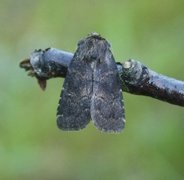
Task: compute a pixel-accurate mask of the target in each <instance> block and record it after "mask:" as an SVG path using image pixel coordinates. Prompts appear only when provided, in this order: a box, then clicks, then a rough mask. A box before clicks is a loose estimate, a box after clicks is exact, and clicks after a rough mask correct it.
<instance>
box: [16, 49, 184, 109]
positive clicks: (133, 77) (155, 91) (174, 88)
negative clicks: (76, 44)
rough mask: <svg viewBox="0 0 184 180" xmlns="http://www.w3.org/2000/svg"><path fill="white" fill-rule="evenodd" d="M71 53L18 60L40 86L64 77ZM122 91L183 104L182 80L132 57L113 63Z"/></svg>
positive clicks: (44, 52) (37, 54)
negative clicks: (157, 71) (160, 72)
mask: <svg viewBox="0 0 184 180" xmlns="http://www.w3.org/2000/svg"><path fill="white" fill-rule="evenodd" d="M72 57H73V54H72V53H69V52H66V51H61V50H58V49H54V48H48V49H45V50H41V49H40V50H35V51H34V52H33V53H32V54H31V56H30V59H26V60H24V61H22V62H21V63H20V67H21V68H24V69H25V70H26V71H28V75H29V76H33V77H36V78H37V80H38V83H39V85H40V87H41V88H42V89H43V90H44V89H45V88H46V80H48V79H51V78H54V77H62V78H64V77H65V76H66V73H67V68H68V66H69V64H70V62H71V60H72ZM117 67H118V71H119V75H120V78H121V81H122V90H123V91H125V92H128V93H131V94H136V95H144V96H150V97H153V98H156V99H159V100H162V101H166V102H168V103H171V104H175V105H179V106H184V82H183V81H179V80H176V79H173V78H170V77H167V76H164V75H161V74H158V73H156V72H154V71H152V70H151V69H149V68H147V67H146V66H145V65H143V64H142V63H140V62H139V61H135V60H132V59H130V60H128V61H125V62H124V63H117Z"/></svg>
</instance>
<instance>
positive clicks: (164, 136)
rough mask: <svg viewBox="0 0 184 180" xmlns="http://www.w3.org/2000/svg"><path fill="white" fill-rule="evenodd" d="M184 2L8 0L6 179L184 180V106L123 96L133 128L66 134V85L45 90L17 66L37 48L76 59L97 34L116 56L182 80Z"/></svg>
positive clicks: (3, 122) (3, 60)
mask: <svg viewBox="0 0 184 180" xmlns="http://www.w3.org/2000/svg"><path fill="white" fill-rule="evenodd" d="M183 29H184V1H183V0H170V1H169V0H162V1H160V0H154V1H147V0H132V1H130V0H122V1H120V0H119V1H118V0H117V1H113V0H111V1H110V0H101V1H99V0H86V1H84V0H83V1H82V0H78V1H72V0H67V1H66V0H65V1H64V0H63V1H59V0H58V1H56V0H53V1H50V0H30V1H28V0H16V1H13V0H0V89H1V90H0V93H1V95H0V179H61V180H93V179H100V180H101V179H102V180H103V179H105V180H114V179H115V180H121V179H122V180H139V179H140V180H144V179H145V180H148V179H149V180H152V179H157V180H162V179H167V180H168V179H175V180H176V179H177V180H183V179H184V141H183V137H184V131H183V129H184V109H183V108H182V107H179V106H174V105H170V104H168V103H164V102H161V101H158V100H155V99H151V98H148V97H141V96H134V95H131V94H126V93H124V99H125V110H126V120H127V124H126V128H125V130H124V131H123V132H122V133H120V134H105V133H102V132H100V131H98V130H97V129H96V128H95V127H94V126H93V124H92V123H90V125H89V126H88V127H87V128H86V129H84V130H82V131H80V132H62V131H60V130H59V129H58V128H57V126H56V109H57V104H58V100H59V95H60V91H61V87H62V83H63V79H53V80H50V81H49V82H48V87H47V90H46V91H45V92H42V91H41V90H40V89H39V87H38V85H37V83H36V80H35V79H34V78H30V77H28V76H27V75H26V73H25V72H24V71H23V70H21V69H20V68H19V66H18V64H19V62H20V60H22V59H24V58H26V57H29V54H30V52H32V51H33V50H34V49H36V48H42V49H44V48H47V47H55V48H59V49H63V50H67V51H71V52H74V51H75V49H76V44H77V42H78V40H80V39H81V38H83V37H85V36H86V35H87V34H88V33H90V32H94V31H95V32H98V33H100V34H101V35H102V36H104V37H105V38H106V39H107V40H108V41H109V42H110V43H111V45H112V51H113V54H114V56H115V58H116V59H117V60H119V61H124V60H127V59H129V58H134V59H138V60H140V61H141V62H142V63H144V64H146V65H147V66H148V67H150V68H151V69H153V70H155V71H157V72H159V73H162V74H165V75H169V76H172V77H175V78H177V79H183V80H184V71H183V68H184V61H183V57H184V30H183Z"/></svg>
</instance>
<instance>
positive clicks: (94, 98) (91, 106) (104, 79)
mask: <svg viewBox="0 0 184 180" xmlns="http://www.w3.org/2000/svg"><path fill="white" fill-rule="evenodd" d="M90 120H92V121H93V123H94V125H95V126H96V127H97V128H98V129H99V130H102V131H105V132H120V131H121V130H122V129H123V128H124V126H125V116H124V106H123V99H122V90H121V83H120V78H119V74H118V69H117V66H116V63H115V60H114V57H113V55H112V53H111V50H110V45H109V43H108V42H107V41H106V40H105V39H104V38H102V37H101V36H100V35H98V34H96V33H93V34H91V35H89V36H88V37H86V38H85V39H83V40H81V41H79V43H78V48H77V50H76V52H75V54H74V57H73V59H72V61H71V63H70V65H69V68H68V72H67V75H66V78H65V81H64V85H63V89H62V92H61V97H60V101H59V106H58V109H57V125H58V127H59V128H60V129H62V130H68V131H69V130H80V129H83V128H85V127H86V125H87V124H88V123H89V121H90Z"/></svg>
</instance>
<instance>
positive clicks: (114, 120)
mask: <svg viewBox="0 0 184 180" xmlns="http://www.w3.org/2000/svg"><path fill="white" fill-rule="evenodd" d="M100 61H101V62H97V64H96V68H95V71H94V74H93V95H92V102H91V118H92V121H93V122H94V124H95V126H96V127H97V128H98V129H100V130H102V131H105V132H120V131H121V130H122V129H123V128H124V126H125V115H124V104H123V97H122V90H121V83H120V78H119V74H118V69H117V66H116V63H115V61H114V58H113V56H112V54H111V52H110V53H107V56H105V57H104V59H102V60H100Z"/></svg>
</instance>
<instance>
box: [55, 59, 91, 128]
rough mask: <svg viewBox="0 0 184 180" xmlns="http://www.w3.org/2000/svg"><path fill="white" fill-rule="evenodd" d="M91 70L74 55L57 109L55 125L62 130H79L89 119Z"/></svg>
mask: <svg viewBox="0 0 184 180" xmlns="http://www.w3.org/2000/svg"><path fill="white" fill-rule="evenodd" d="M91 91H92V71H91V69H90V66H89V64H87V63H86V62H85V61H82V60H80V59H78V58H77V56H74V58H73V60H72V62H71V64H70V66H69V69H68V73H67V76H66V78H65V81H64V85H63V90H62V92H61V97H60V101H59V106H58V109H57V125H58V127H59V128H60V129H62V130H80V129H82V128H84V127H85V126H86V125H87V124H88V123H89V121H90V117H91V116H90V102H91Z"/></svg>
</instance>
